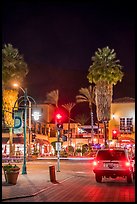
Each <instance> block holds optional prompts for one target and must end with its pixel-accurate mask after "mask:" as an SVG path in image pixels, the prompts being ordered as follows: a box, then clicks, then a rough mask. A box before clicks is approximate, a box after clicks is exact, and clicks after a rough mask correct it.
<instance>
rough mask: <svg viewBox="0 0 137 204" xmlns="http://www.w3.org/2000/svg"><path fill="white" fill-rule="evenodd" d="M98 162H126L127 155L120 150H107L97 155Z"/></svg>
mask: <svg viewBox="0 0 137 204" xmlns="http://www.w3.org/2000/svg"><path fill="white" fill-rule="evenodd" d="M97 159H98V160H124V159H126V155H125V152H124V151H120V150H112V151H111V150H105V151H99V152H98V154H97Z"/></svg>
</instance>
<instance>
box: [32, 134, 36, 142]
mask: <svg viewBox="0 0 137 204" xmlns="http://www.w3.org/2000/svg"><path fill="white" fill-rule="evenodd" d="M35 139H36V135H35V134H34V133H32V142H35Z"/></svg>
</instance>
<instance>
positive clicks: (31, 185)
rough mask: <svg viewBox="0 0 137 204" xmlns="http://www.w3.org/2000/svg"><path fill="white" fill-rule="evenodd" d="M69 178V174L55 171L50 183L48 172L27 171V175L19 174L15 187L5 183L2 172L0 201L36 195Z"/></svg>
mask: <svg viewBox="0 0 137 204" xmlns="http://www.w3.org/2000/svg"><path fill="white" fill-rule="evenodd" d="M69 177H71V174H69V173H67V172H66V173H62V172H57V171H56V170H55V177H54V176H53V180H54V181H56V182H54V181H53V182H52V181H51V178H52V177H50V170H42V171H41V172H40V174H39V172H38V171H37V170H32V169H31V170H29V171H27V174H22V173H21V172H20V174H19V176H18V180H17V184H16V185H12V184H8V183H6V181H5V177H4V173H3V172H2V200H8V199H12V198H16V197H27V196H33V195H34V194H38V193H39V192H41V191H42V190H44V189H45V188H48V187H50V186H51V187H52V185H55V184H56V183H57V182H62V181H63V180H66V179H68V178H69Z"/></svg>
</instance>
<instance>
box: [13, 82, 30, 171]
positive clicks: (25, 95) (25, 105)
mask: <svg viewBox="0 0 137 204" xmlns="http://www.w3.org/2000/svg"><path fill="white" fill-rule="evenodd" d="M13 86H14V87H19V88H20V89H21V90H22V91H23V93H24V159H23V167H22V174H27V168H26V135H27V89H26V88H25V90H24V89H23V88H22V87H20V86H18V84H13Z"/></svg>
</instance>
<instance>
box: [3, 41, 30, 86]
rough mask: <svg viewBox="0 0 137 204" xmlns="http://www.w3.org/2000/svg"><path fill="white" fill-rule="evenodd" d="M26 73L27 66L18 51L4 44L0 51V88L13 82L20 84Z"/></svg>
mask: <svg viewBox="0 0 137 204" xmlns="http://www.w3.org/2000/svg"><path fill="white" fill-rule="evenodd" d="M28 71H29V70H28V66H27V64H26V62H25V61H24V58H23V56H22V55H21V54H20V53H19V51H18V49H15V48H13V46H12V45H11V44H8V45H6V44H5V45H4V48H3V49H2V86H3V87H2V88H5V87H7V86H9V84H10V82H12V81H15V80H16V81H18V82H22V81H23V79H24V78H25V76H26V75H27V74H28Z"/></svg>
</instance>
